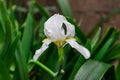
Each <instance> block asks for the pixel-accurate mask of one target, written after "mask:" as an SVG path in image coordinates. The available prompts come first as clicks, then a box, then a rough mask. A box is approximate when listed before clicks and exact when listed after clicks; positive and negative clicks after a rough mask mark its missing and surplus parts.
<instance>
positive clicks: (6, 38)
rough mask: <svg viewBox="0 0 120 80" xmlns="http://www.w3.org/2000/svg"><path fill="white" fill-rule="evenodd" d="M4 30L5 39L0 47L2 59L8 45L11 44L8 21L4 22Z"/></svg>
mask: <svg viewBox="0 0 120 80" xmlns="http://www.w3.org/2000/svg"><path fill="white" fill-rule="evenodd" d="M5 30H6V32H7V33H6V34H5V41H4V44H3V46H2V48H1V52H0V55H1V57H2V59H4V57H5V55H7V54H8V53H7V51H8V49H9V47H10V44H11V27H10V22H9V21H8V22H6V24H5Z"/></svg>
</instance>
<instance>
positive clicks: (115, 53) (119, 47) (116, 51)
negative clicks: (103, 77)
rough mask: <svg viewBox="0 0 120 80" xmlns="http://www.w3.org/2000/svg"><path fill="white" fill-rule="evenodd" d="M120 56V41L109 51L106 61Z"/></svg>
mask: <svg viewBox="0 0 120 80" xmlns="http://www.w3.org/2000/svg"><path fill="white" fill-rule="evenodd" d="M117 58H120V42H117V43H116V44H115V45H114V46H113V47H112V48H111V49H110V50H109V51H108V55H107V56H106V59H105V61H110V60H113V59H117Z"/></svg>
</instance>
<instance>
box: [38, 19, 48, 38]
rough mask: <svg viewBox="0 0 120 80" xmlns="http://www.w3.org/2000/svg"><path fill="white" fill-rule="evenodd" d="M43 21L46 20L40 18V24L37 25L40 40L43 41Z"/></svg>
mask: <svg viewBox="0 0 120 80" xmlns="http://www.w3.org/2000/svg"><path fill="white" fill-rule="evenodd" d="M45 21H46V18H45V17H42V18H41V20H40V22H39V25H40V29H39V35H40V37H41V40H43V39H44V38H45V34H44V23H45Z"/></svg>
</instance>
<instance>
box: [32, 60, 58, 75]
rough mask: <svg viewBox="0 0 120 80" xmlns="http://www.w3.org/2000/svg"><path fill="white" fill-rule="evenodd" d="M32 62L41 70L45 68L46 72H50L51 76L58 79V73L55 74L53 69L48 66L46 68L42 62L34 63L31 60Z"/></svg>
mask: <svg viewBox="0 0 120 80" xmlns="http://www.w3.org/2000/svg"><path fill="white" fill-rule="evenodd" d="M30 62H33V63H35V64H37V65H38V66H40V67H41V68H43V69H44V70H45V71H46V72H48V73H49V74H50V75H52V76H53V77H56V76H57V72H56V73H55V72H53V71H52V70H51V69H49V68H48V67H47V66H45V65H44V64H42V63H41V62H39V61H34V60H31V61H30Z"/></svg>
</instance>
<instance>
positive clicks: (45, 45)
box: [33, 39, 51, 60]
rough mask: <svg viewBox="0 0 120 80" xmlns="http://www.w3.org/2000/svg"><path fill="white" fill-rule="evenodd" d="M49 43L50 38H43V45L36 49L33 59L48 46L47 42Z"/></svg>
mask: <svg viewBox="0 0 120 80" xmlns="http://www.w3.org/2000/svg"><path fill="white" fill-rule="evenodd" d="M50 43H51V40H48V39H47V40H44V41H43V45H42V47H41V48H40V49H38V50H36V52H35V55H34V56H33V59H34V60H37V59H38V58H39V56H40V55H41V54H42V53H43V52H44V51H45V50H46V49H47V48H48V47H49V44H50Z"/></svg>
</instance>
